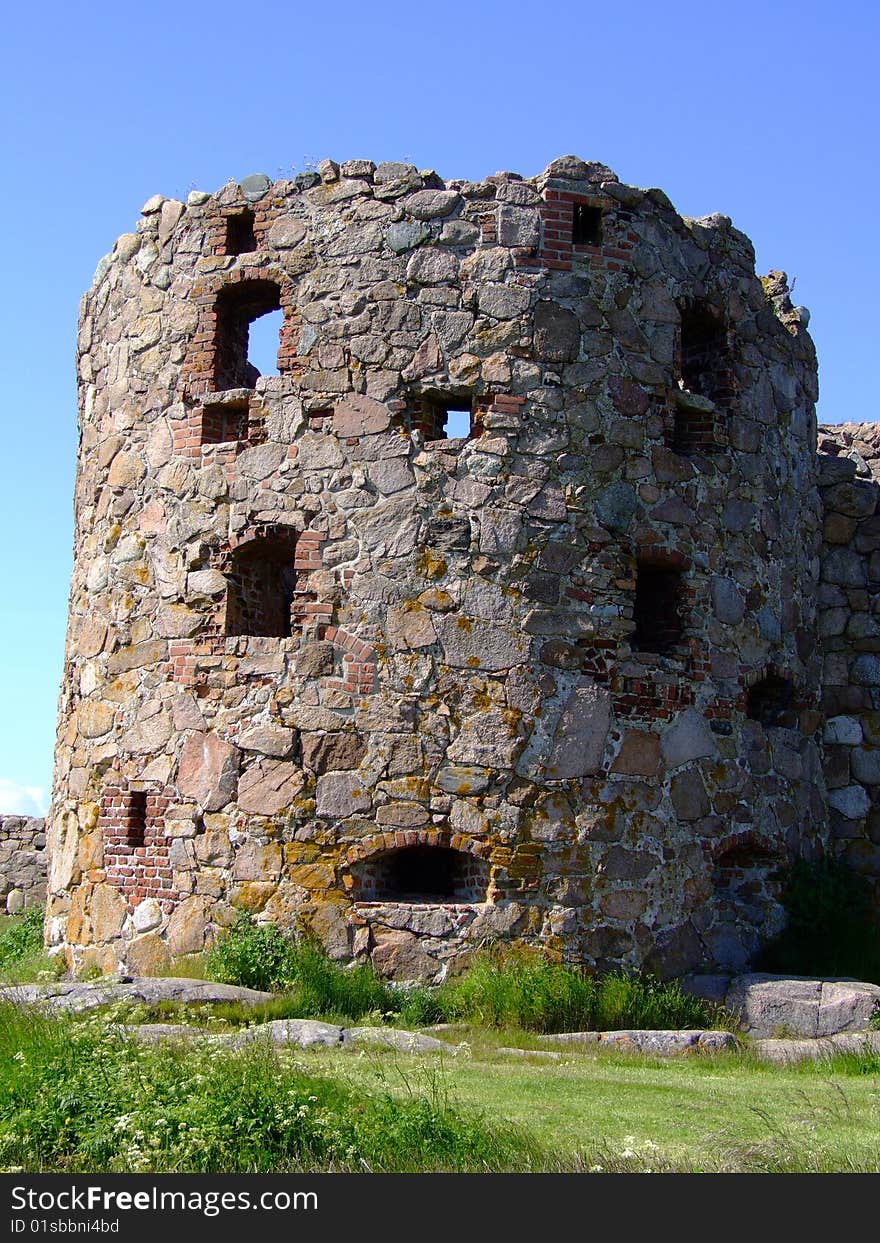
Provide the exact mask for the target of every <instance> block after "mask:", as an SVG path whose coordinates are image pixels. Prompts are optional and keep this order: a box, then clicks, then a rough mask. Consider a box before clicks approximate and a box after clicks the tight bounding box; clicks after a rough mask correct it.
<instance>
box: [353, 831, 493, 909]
mask: <svg viewBox="0 0 880 1243" xmlns="http://www.w3.org/2000/svg"><path fill="white" fill-rule="evenodd" d="M351 874H352V877H353V879H354V894H353V897H354V899H355V901H357V902H404V903H435V902H484V901H485V900H486V891H487V889H488V886H489V869H488V866H487V864H486V862H485V860H483V859H480V858H478V857H477V856H476V855H472V854H470V853H467V852H465V851H463V850H454V849H451V848H450V847H448V846H426V845H416V846H407V847H404V848H403V849H401V850H392V851H389V852H388V853H386V854H380V855H373V856H372V857H371V858H369V859H366V860H364V861H363V862H361V863H357V864H355V865H354V867H352V869H351Z"/></svg>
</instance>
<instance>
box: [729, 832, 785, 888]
mask: <svg viewBox="0 0 880 1243" xmlns="http://www.w3.org/2000/svg"><path fill="white" fill-rule="evenodd" d="M712 864H713V866H712V884H713V886H714V888H715V891H716V893H718V894H719V895H720V896H723V897H727V898H729V899H732V900H734V901H737V902H748V901H750V900H754V899H761V898H766V897H767V895H768V882H769V890H770V892H771V894H772V892H773V890H774V889H775V890H777V891H778V890H779V888H780V887H781V883H782V878H781V869H782V867H783V864H784V856H783V853H782V850H781V849H780V848H779V847H777V846H775V845H773V844H772V843H770V842H767V841H764V840H762V839H761V838H759V837H757V836H756V835H755V834H754V833H753V832H746V833H742V834H739V835H738V836H736V837H733V838H727V839H726V840H723V841H721V842H719V843H718V844H717V846H716V848H715V854H714V858H713V861H712ZM774 868H775V869H776V871H777V873H778V875H776V876H774ZM774 882H775V883H774Z"/></svg>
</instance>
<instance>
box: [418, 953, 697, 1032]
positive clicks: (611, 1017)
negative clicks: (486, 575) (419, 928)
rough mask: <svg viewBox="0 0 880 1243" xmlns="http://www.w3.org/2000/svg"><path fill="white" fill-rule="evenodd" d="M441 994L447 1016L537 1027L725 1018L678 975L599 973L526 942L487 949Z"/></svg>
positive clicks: (685, 1024)
mask: <svg viewBox="0 0 880 1243" xmlns="http://www.w3.org/2000/svg"><path fill="white" fill-rule="evenodd" d="M436 1000H437V1004H438V1007H439V1009H440V1010H441V1012H442V1013H443V1015H444V1017H445V1018H447V1019H451V1020H456V1019H457V1020H465V1021H468V1022H475V1023H480V1024H483V1025H487V1026H492V1027H508V1026H509V1027H521V1028H524V1029H526V1030H528V1031H538V1032H560V1031H610V1030H615V1029H616V1030H620V1029H626V1028H664V1029H671V1028H694V1027H712V1026H718V1025H719V1022H720V1019H721V1016H720V1014H719V1012H718V1010H717V1008H715V1007H712V1006H710V1005H707V1003H706V1002H704V1001H702V1000H700V999H699V998H696V997H691V996H689V995H688V994H686V993H683V992H682V991H681V989H680V987H679V986H678V984H676V983H664V982H662V981H659V980H655V979H652V978H650V977H641V976H635V975H632V976H631V975H627V974H625V973H623V972H616V973H612V974H609V975H605V976H598V977H596V976H592V975H590V974H589V973H588V972H587V971H585V970H584V969H582V968H579V967H574V966H568V965H566V964H564V963H557V962H551V961H549V960H548V959H547V958H545V957H543V956H542V955H540V954H539V953H537V952H535V951H532V950H527V949H513V950H510V949H508V950H506V951H502V950H490V951H484V952H483V953H482V954H480V955H478V956H477V957H476V958H475V960H474V962H473V964H472V965H471V966H470V968H469V969H468V970H467V972H466V973H465V974H464V975H462V976H461V977H460V978H459V979H456V980H453V981H450V982H449V983H447V984H444V985H443V986H441V988H440V989H439V990H438V995H437V998H436Z"/></svg>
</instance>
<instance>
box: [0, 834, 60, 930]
mask: <svg viewBox="0 0 880 1243" xmlns="http://www.w3.org/2000/svg"><path fill="white" fill-rule="evenodd" d="M48 863H49V856H48V853H47V851H46V822H45V820H39V819H35V818H34V817H32V816H0V903H2V909H4V910H5V911H6V913H7V914H8V915H15V914H16V913H17V912H18V911H22V910H24V908H25V907H26V906H34V905H38V904H40V903H42V902H44V901H45V899H46V875H47V872H48Z"/></svg>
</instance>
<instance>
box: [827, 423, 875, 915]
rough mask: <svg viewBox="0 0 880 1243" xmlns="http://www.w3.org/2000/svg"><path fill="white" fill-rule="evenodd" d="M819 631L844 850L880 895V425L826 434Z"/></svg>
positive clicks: (837, 826)
mask: <svg viewBox="0 0 880 1243" xmlns="http://www.w3.org/2000/svg"><path fill="white" fill-rule="evenodd" d="M819 449H820V456H819V490H820V494H821V496H822V503H823V510H824V515H825V517H824V526H823V535H824V545H823V557H822V577H821V584H820V587H819V606H820V613H819V634H820V637H821V640H822V646H823V649H824V652H825V661H824V672H823V691H822V706H823V711H824V713H825V714H826V717H827V720H826V722H825V727H824V738H825V779H826V782H827V786H828V803H829V812H830V825H831V834H832V839H833V842H834V845H835V850H836V853H837V854H839V855H840V856H842V857H843V858H844V859H845V860H846V862H847V863H848V864H850V866H852V867H854V868H855V869H856V870H858V871H860V872H862V873H863V874H864V875H867V876H868V877H869V878H870V879H871V880H872V881H873V883H874V885H875V888H876V890H877V897H878V899H880V486H878V483H877V482H876V481H877V479H878V478H880V426H878V425H877V424H874V423H865V424H857V423H844V424H840V425H839V426H829V427H821V428H820V429H819Z"/></svg>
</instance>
